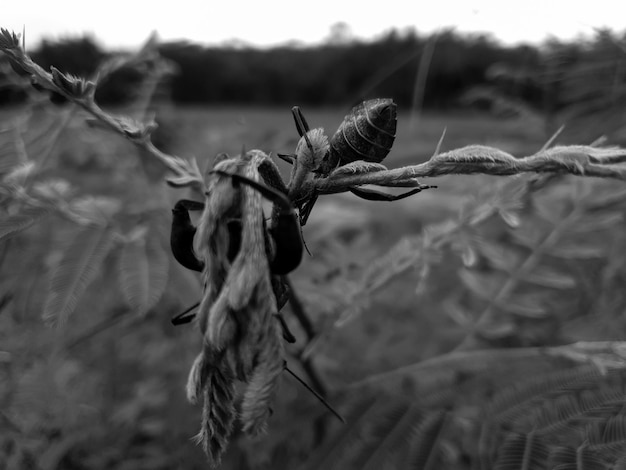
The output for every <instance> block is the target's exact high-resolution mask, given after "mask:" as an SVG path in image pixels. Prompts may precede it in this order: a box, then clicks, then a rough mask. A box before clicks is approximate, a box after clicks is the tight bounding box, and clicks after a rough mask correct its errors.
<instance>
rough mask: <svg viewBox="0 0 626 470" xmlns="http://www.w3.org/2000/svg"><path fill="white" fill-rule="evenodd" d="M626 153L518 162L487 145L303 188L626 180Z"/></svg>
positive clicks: (564, 153)
mask: <svg viewBox="0 0 626 470" xmlns="http://www.w3.org/2000/svg"><path fill="white" fill-rule="evenodd" d="M624 163H626V149H622V148H605V149H603V148H598V147H593V146H584V145H573V146H566V147H553V148H550V149H546V150H541V151H539V152H538V153H536V154H534V155H531V156H528V157H523V158H515V157H514V156H513V155H510V154H508V153H506V152H504V151H502V150H499V149H496V148H493V147H487V146H483V145H471V146H467V147H463V148H459V149H455V150H451V151H449V152H445V153H442V154H439V155H435V156H434V157H432V158H431V159H430V160H428V161H427V162H424V163H421V164H419V165H411V166H405V167H402V168H396V169H393V170H385V171H377V172H370V173H354V174H349V175H346V174H341V175H339V176H335V177H333V175H332V174H331V175H330V176H328V177H327V178H317V179H312V180H309V181H306V182H305V183H304V184H303V188H302V192H303V193H312V192H314V191H317V192H319V193H322V194H323V193H336V192H343V191H346V190H347V188H348V187H350V186H359V185H364V184H374V185H380V186H388V185H392V184H397V183H398V182H409V181H410V180H415V178H419V177H434V176H442V175H448V174H475V173H483V174H487V175H496V176H510V175H515V174H518V173H526V172H535V173H571V174H574V175H579V176H597V177H604V178H616V179H622V180H626V165H623V164H624Z"/></svg>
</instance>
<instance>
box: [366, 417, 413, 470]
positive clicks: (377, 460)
mask: <svg viewBox="0 0 626 470" xmlns="http://www.w3.org/2000/svg"><path fill="white" fill-rule="evenodd" d="M422 414H423V413H422V411H421V410H419V409H418V408H417V407H416V406H415V405H412V406H410V407H409V408H408V409H407V410H406V411H405V412H404V413H403V414H402V416H400V417H399V419H397V420H396V421H395V423H394V424H393V427H392V428H391V429H389V431H388V432H387V435H385V436H384V437H383V438H382V439H381V441H380V443H378V444H377V445H376V446H375V447H374V448H373V450H374V451H373V453H372V454H371V455H370V456H369V457H368V458H367V460H366V461H365V462H363V464H362V465H361V466H359V467H358V468H362V469H364V470H377V469H380V468H394V467H397V466H398V460H399V458H405V456H406V454H407V451H408V450H409V449H410V448H411V447H412V446H414V445H415V444H416V443H415V442H413V441H414V439H415V438H416V437H417V436H418V434H417V433H418V429H419V426H420V422H421V417H422ZM418 444H419V442H418ZM415 446H416V447H417V445H415ZM420 468H422V469H425V467H420Z"/></svg>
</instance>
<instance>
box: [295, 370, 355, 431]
mask: <svg viewBox="0 0 626 470" xmlns="http://www.w3.org/2000/svg"><path fill="white" fill-rule="evenodd" d="M285 370H286V371H287V372H288V373H289V374H291V376H292V377H294V378H295V379H296V380H297V381H298V382H300V383H301V384H302V385H303V386H304V388H306V389H307V390H308V391H309V392H311V393H312V394H313V396H314V397H315V398H317V399H318V400H319V401H320V402H321V403H322V405H324V406H325V407H326V409H327V410H328V411H330V412H331V413H332V414H334V415H335V416H336V417H337V419H338V420H339V421H341V422H342V423H343V424H346V420H345V419H344V417H343V416H341V415H340V414H339V413H338V412H337V411H336V410H335V409H334V408H333V407H332V406H331V405H330V403H328V402H327V401H326V400H325V399H324V397H323V396H321V395H320V394H319V393H317V392H316V391H315V390H313V389H312V388H311V387H310V386H309V384H307V383H306V382H305V381H304V380H302V379H301V378H300V377H299V376H298V375H297V374H296V373H295V372H294V371H292V370H291V369H290V368H289V367H287V362H285Z"/></svg>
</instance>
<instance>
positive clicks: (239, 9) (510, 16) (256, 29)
mask: <svg viewBox="0 0 626 470" xmlns="http://www.w3.org/2000/svg"><path fill="white" fill-rule="evenodd" d="M2 2H3V3H5V5H3V8H2V15H1V16H0V26H2V27H5V28H8V29H12V30H14V31H16V32H18V31H19V32H21V31H22V27H23V26H25V27H26V44H27V47H28V46H30V47H36V45H37V43H38V42H39V40H40V39H41V38H42V37H47V38H50V39H56V38H59V37H67V36H76V35H82V34H83V33H91V34H93V35H94V36H95V38H96V39H98V40H99V41H100V43H101V44H102V45H103V46H105V47H107V48H120V47H123V48H134V47H137V46H139V45H140V44H141V43H142V42H143V41H144V40H145V39H146V38H147V37H148V36H149V34H150V32H151V31H153V30H156V31H157V32H158V34H159V37H160V39H161V40H172V39H188V40H191V41H193V42H198V43H203V44H217V43H220V42H223V41H228V40H232V39H240V40H243V41H245V42H247V43H251V44H255V45H259V46H269V45H274V44H279V43H284V42H287V41H290V40H298V41H302V42H304V43H309V44H311V43H316V42H320V41H322V40H324V39H326V38H327V37H328V35H329V32H330V28H331V26H332V25H333V24H336V23H338V22H345V23H347V24H348V25H350V28H351V31H352V33H353V34H354V35H355V36H356V37H358V38H372V37H375V36H377V35H380V34H381V33H384V32H385V31H388V30H389V29H391V28H394V27H395V28H404V27H414V28H415V29H416V30H417V31H418V32H420V33H430V32H433V31H436V30H438V29H440V28H446V27H451V26H452V27H455V28H456V30H457V31H460V32H479V31H480V32H489V33H492V34H493V36H494V37H496V38H498V39H500V40H501V41H502V42H504V43H507V44H511V43H516V42H520V41H525V42H539V41H542V40H543V39H545V38H547V37H548V36H550V35H552V36H556V37H558V38H562V39H572V38H574V37H576V36H577V35H580V34H584V35H591V34H592V33H593V31H594V28H599V27H610V28H612V29H614V30H617V31H623V30H624V28H626V1H623V0H593V1H582V0H578V1H577V0H569V1H564V0H558V1H549V0H522V1H518V2H511V1H507V0H468V1H463V0H430V1H428V2H425V1H416V0H404V1H401V0H380V1H378V2H375V1H369V2H366V1H363V0H361V1H356V0H351V1H346V2H341V1H339V0H317V1H313V0H300V1H298V0H289V1H286V0H255V1H241V0H221V1H219V2H218V1H215V0H208V1H192V0H176V1H170V2H157V1H149V2H148V1H144V0H141V1H137V0H108V1H99V2H86V1H84V0H81V1H78V0H66V1H56V2H55V1H50V0H27V1H19V0H2ZM375 5H377V6H375Z"/></svg>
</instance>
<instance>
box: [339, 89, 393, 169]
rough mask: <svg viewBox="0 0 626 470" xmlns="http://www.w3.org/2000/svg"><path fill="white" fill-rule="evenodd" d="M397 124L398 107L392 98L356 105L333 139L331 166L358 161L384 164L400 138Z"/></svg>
mask: <svg viewBox="0 0 626 470" xmlns="http://www.w3.org/2000/svg"><path fill="white" fill-rule="evenodd" d="M396 124H397V112H396V104H395V103H394V102H393V100H391V99H389V98H378V99H375V100H368V101H364V102H363V103H361V104H359V105H357V106H355V107H354V108H352V111H350V113H349V114H348V115H346V117H345V118H344V120H343V122H342V123H341V125H340V126H339V129H337V132H335V135H333V136H332V138H331V139H330V153H329V155H328V160H329V163H331V164H332V165H334V166H336V165H345V164H346V163H350V162H354V161H357V160H364V161H367V162H376V163H379V162H381V161H383V160H384V159H385V157H386V156H387V155H388V154H389V152H390V150H391V146H392V145H393V142H394V140H395V138H396ZM331 169H332V168H331Z"/></svg>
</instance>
